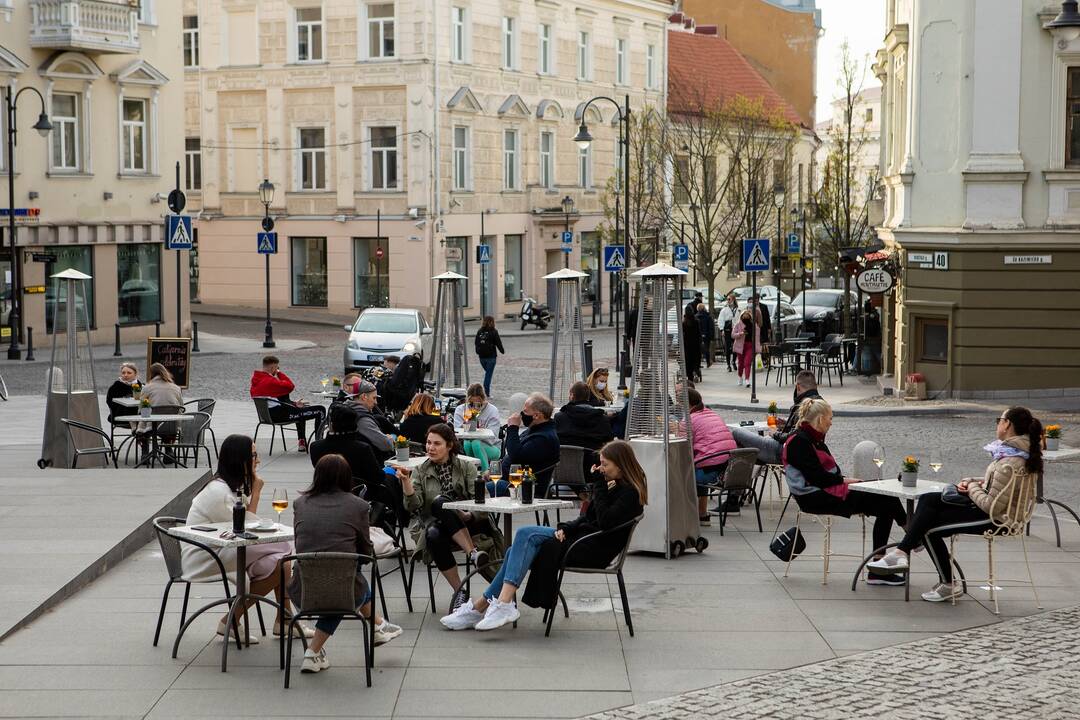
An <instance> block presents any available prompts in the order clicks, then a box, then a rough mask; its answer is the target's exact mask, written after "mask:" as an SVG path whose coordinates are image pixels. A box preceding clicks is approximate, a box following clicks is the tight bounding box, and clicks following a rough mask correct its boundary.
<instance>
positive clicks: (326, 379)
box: [319, 375, 330, 392]
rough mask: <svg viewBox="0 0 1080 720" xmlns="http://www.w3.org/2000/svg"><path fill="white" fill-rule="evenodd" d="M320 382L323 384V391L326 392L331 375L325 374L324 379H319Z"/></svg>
mask: <svg viewBox="0 0 1080 720" xmlns="http://www.w3.org/2000/svg"><path fill="white" fill-rule="evenodd" d="M319 384H320V385H322V391H323V392H326V386H327V385H329V384H330V376H329V375H323V376H322V379H321V380H319Z"/></svg>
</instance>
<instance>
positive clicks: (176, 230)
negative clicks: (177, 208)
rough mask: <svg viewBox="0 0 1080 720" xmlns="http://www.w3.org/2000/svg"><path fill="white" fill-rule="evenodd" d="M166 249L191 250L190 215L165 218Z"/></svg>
mask: <svg viewBox="0 0 1080 720" xmlns="http://www.w3.org/2000/svg"><path fill="white" fill-rule="evenodd" d="M165 249H166V250H190V249H191V216H190V215H169V216H168V217H167V218H165Z"/></svg>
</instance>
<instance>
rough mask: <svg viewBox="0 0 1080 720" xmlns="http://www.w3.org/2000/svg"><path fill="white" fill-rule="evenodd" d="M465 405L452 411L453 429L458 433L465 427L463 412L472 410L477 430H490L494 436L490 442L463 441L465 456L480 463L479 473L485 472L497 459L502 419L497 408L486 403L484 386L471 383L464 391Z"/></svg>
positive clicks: (488, 402) (478, 440)
mask: <svg viewBox="0 0 1080 720" xmlns="http://www.w3.org/2000/svg"><path fill="white" fill-rule="evenodd" d="M465 397H466V400H467V403H466V404H464V405H458V406H457V409H455V410H454V429H455V430H456V431H457V432H460V431H461V429H462V428H464V427H465V423H466V420H465V411H466V410H472V411H473V412H474V413H476V415H475V417H473V418H472V420H473V421H475V422H476V429H477V430H491V431H492V432H494V433H495V435H494V436H493V437H492V438H491V439H490V440H480V439H476V440H465V441H463V442H462V446H463V447H464V449H465V454H466V455H468V456H469V457H474V458H476V459H477V460H479V461H480V471H481V472H483V471H485V470H487V467H488V463H489V462H491V461H492V460H498V459H499V428H500V427H501V426H502V417H501V416H500V415H499V408H497V407H495V406H494V405H492V404H491V402H490V401H488V397H487V393H485V392H484V386H483V385H481V384H480V383H473V384H472V385H470V386H469V387H468V389H467V390H466V391H465Z"/></svg>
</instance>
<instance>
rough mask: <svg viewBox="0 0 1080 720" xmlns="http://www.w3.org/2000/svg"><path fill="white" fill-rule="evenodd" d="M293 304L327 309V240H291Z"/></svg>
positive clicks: (309, 238)
mask: <svg viewBox="0 0 1080 720" xmlns="http://www.w3.org/2000/svg"><path fill="white" fill-rule="evenodd" d="M289 240H290V250H291V259H292V304H293V305H306V306H311V307H326V238H324V237H294V238H289Z"/></svg>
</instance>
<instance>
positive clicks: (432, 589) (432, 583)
mask: <svg viewBox="0 0 1080 720" xmlns="http://www.w3.org/2000/svg"><path fill="white" fill-rule="evenodd" d="M427 586H428V593H429V594H430V595H431V614H432V615H434V614H435V579H434V578H433V577H432V576H431V563H427Z"/></svg>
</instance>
